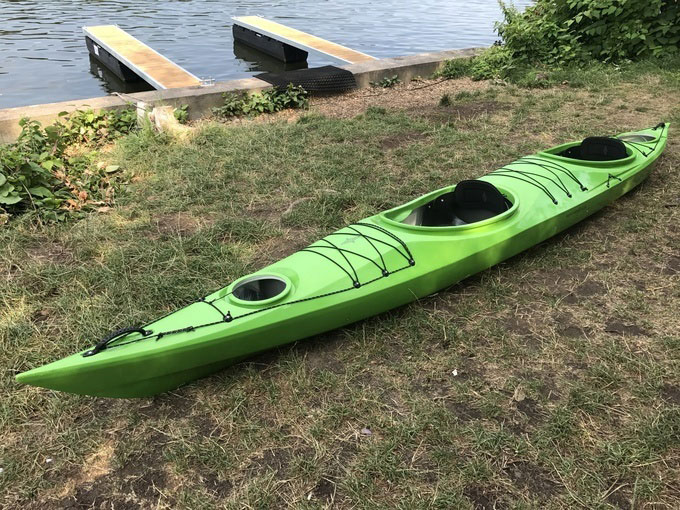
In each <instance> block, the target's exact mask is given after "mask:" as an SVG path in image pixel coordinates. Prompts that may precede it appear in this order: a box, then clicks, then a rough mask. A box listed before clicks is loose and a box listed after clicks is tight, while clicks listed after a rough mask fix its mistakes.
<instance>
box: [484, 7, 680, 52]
mask: <svg viewBox="0 0 680 510" xmlns="http://www.w3.org/2000/svg"><path fill="white" fill-rule="evenodd" d="M501 8H502V10H503V14H504V20H503V21H502V22H501V23H499V24H498V25H497V27H496V28H497V30H498V33H499V35H500V36H501V38H502V40H503V47H504V48H505V51H507V52H508V53H509V56H510V57H511V58H512V59H513V60H515V61H517V60H520V61H527V62H529V63H537V62H540V63H544V64H563V63H569V62H574V61H585V60H590V59H596V60H602V61H621V60H625V59H630V60H636V59H640V58H645V57H659V56H666V55H669V54H678V53H679V52H680V0H536V2H535V4H533V5H531V6H529V7H527V8H526V9H525V10H524V11H523V12H520V11H518V10H517V9H516V8H515V7H513V6H508V5H506V4H504V3H502V2H501Z"/></svg>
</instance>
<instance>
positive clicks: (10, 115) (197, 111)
mask: <svg viewBox="0 0 680 510" xmlns="http://www.w3.org/2000/svg"><path fill="white" fill-rule="evenodd" d="M480 51H481V48H468V49H463V50H448V51H440V52H436V53H422V54H420V55H410V56H406V57H396V58H386V59H381V60H373V61H369V62H363V63H360V64H350V65H346V66H343V67H344V68H345V69H347V70H349V71H351V72H352V73H354V76H355V78H356V81H357V85H358V86H359V87H360V88H362V87H368V86H369V85H370V82H372V81H379V80H381V79H382V78H385V77H392V76H394V75H395V74H396V75H397V76H399V79H400V80H401V81H404V82H406V81H409V80H411V79H412V78H414V77H416V76H422V77H426V76H430V75H431V74H432V73H434V72H435V71H436V70H437V69H438V68H439V67H440V66H441V65H442V64H443V62H444V61H446V60H449V59H452V58H461V57H471V56H473V55H476V54H478V53H479V52H480ZM270 87H271V85H269V84H268V83H266V82H264V81H262V80H258V79H257V78H247V79H243V80H230V81H223V82H217V83H216V84H215V85H214V86H210V87H186V88H177V89H168V90H153V91H150V92H138V93H135V94H114V95H110V96H104V97H95V98H91V99H79V100H74V101H64V102H61V103H49V104H40V105H33V106H24V107H19V108H7V109H4V110H0V143H10V142H13V141H14V140H16V137H17V135H18V134H19V132H20V128H19V120H21V119H22V118H23V117H29V118H31V119H34V120H37V121H39V122H41V123H42V124H43V125H48V124H51V123H52V122H54V121H55V120H56V119H57V118H58V114H59V113H60V112H64V111H65V112H73V111H75V110H80V109H86V108H92V109H95V110H111V109H123V108H127V107H129V106H130V105H134V104H136V103H137V102H139V101H143V102H145V103H147V104H150V105H154V106H155V105H170V106H175V107H177V106H180V105H184V104H186V105H189V109H188V113H189V118H190V119H198V118H201V117H205V116H207V115H209V114H210V113H211V109H212V108H213V107H215V106H220V105H221V104H222V103H223V98H222V94H224V93H225V92H240V91H246V92H257V91H260V90H264V89H267V88H270Z"/></svg>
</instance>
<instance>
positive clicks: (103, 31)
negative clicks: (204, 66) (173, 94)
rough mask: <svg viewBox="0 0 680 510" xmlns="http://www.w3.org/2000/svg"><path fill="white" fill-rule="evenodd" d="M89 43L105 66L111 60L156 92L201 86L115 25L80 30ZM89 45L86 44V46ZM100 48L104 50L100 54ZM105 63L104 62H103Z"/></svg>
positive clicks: (188, 74) (187, 72) (191, 76)
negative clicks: (125, 68)
mask: <svg viewBox="0 0 680 510" xmlns="http://www.w3.org/2000/svg"><path fill="white" fill-rule="evenodd" d="M83 32H84V33H85V36H86V37H87V38H89V39H91V40H92V42H93V43H94V44H93V45H92V46H93V48H92V50H93V55H94V56H95V57H96V58H99V59H100V60H101V61H102V62H103V63H104V64H105V65H107V67H112V66H111V61H112V58H111V57H113V58H114V59H115V60H117V61H118V62H120V63H121V64H123V66H125V67H127V68H129V70H130V71H132V72H133V73H134V74H136V75H138V76H139V77H141V78H142V79H143V80H144V81H146V82H148V83H149V84H150V85H151V86H153V87H155V88H157V89H171V88H177V87H191V86H197V85H200V84H201V80H199V79H198V78H197V77H196V76H194V75H193V74H191V73H190V72H189V71H187V70H186V69H183V68H181V67H180V66H178V65H177V64H175V63H174V62H172V61H171V60H169V59H167V58H166V57H164V56H163V55H161V54H160V53H158V52H157V51H156V50H154V49H153V48H150V47H149V46H147V45H146V44H144V43H143V42H141V41H139V40H138V39H136V38H134V37H132V36H131V35H130V34H128V33H127V32H126V31H125V30H122V29H120V28H118V27H117V26H115V25H99V26H92V27H83ZM88 46H89V45H88ZM101 49H104V50H105V53H104V54H101V53H103V52H101ZM107 60H108V62H107Z"/></svg>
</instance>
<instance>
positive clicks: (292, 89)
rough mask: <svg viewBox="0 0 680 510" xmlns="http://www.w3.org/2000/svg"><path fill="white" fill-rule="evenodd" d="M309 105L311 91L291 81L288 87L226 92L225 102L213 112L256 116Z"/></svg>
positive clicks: (227, 115)
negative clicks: (249, 92) (259, 90)
mask: <svg viewBox="0 0 680 510" xmlns="http://www.w3.org/2000/svg"><path fill="white" fill-rule="evenodd" d="M308 105H309V93H308V92H307V91H306V90H305V89H304V88H302V87H301V86H296V85H293V84H292V83H289V84H288V86H287V87H286V88H280V87H275V88H272V89H267V90H263V91H262V92H258V93H255V94H248V93H246V92H244V93H242V94H236V93H233V92H231V93H227V94H224V104H223V105H222V106H219V107H217V108H213V113H214V114H215V115H217V116H218V117H236V116H241V115H250V116H256V115H260V114H263V113H274V112H278V111H281V110H285V109H287V108H307V106H308Z"/></svg>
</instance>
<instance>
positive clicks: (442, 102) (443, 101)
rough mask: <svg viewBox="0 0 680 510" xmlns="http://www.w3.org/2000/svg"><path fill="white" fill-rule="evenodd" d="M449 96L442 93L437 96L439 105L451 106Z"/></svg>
mask: <svg viewBox="0 0 680 510" xmlns="http://www.w3.org/2000/svg"><path fill="white" fill-rule="evenodd" d="M452 102H453V101H451V96H450V95H449V94H443V95H442V97H441V98H439V106H451V103H452Z"/></svg>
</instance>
